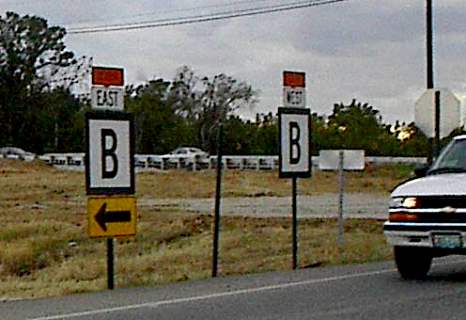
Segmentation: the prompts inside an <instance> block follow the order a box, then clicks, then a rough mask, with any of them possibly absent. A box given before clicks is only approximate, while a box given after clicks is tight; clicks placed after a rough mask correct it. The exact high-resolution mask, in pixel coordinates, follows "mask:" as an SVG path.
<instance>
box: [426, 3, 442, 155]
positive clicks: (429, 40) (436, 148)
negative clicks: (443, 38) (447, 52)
mask: <svg viewBox="0 0 466 320" xmlns="http://www.w3.org/2000/svg"><path fill="white" fill-rule="evenodd" d="M432 2H433V0H426V49H427V52H426V53H427V59H426V60H427V89H428V90H429V89H434V87H435V85H434V54H433V51H434V41H433V37H434V36H433V34H434V32H433V14H432ZM434 103H435V106H434V108H433V109H434V119H435V120H434V123H435V137H434V139H431V143H430V148H431V152H430V154H429V155H428V162H429V163H432V162H433V159H434V158H435V157H437V156H438V154H439V152H440V92H439V91H437V92H435V100H434Z"/></svg>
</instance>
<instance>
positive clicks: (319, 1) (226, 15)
mask: <svg viewBox="0 0 466 320" xmlns="http://www.w3.org/2000/svg"><path fill="white" fill-rule="evenodd" d="M345 1H349V0H313V1H311V0H309V1H301V2H294V3H291V4H287V5H278V6H277V5H276V6H267V7H258V8H252V9H242V10H234V11H228V12H220V13H213V14H208V15H195V16H186V17H178V18H172V19H169V18H168V19H158V20H153V21H147V22H139V23H132V24H120V25H105V26H96V27H89V28H85V27H83V28H74V29H73V28H70V29H69V30H68V34H86V33H100V32H114V31H129V30H140V29H148V28H160V27H168V26H177V25H186V24H194V23H201V22H211V21H218V20H225V19H232V18H239V17H248V16H255V15H261V14H268V13H274V12H283V11H290V10H297V9H303V8H309V7H317V6H321V5H329V4H334V3H338V2H345Z"/></svg>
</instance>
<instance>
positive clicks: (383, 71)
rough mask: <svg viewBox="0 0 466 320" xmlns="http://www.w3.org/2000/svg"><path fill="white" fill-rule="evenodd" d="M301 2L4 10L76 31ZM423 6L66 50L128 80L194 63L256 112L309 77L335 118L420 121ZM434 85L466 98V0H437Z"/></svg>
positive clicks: (352, 3) (141, 1)
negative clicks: (350, 106) (345, 107)
mask: <svg viewBox="0 0 466 320" xmlns="http://www.w3.org/2000/svg"><path fill="white" fill-rule="evenodd" d="M297 1H298V0H249V1H244V0H233V1H226V0H197V1H188V0H170V1H167V0H152V1H149V0H30V1H28V0H18V1H14V0H0V13H1V14H2V16H4V13H5V12H6V11H15V12H18V13H20V14H34V15H38V16H41V17H44V18H46V19H47V20H48V21H49V23H50V24H52V25H61V26H65V27H67V28H68V29H70V28H77V27H85V26H93V25H105V24H115V23H130V22H136V21H147V20H149V21H150V20H154V19H160V18H174V17H180V16H192V15H198V14H209V13H212V12H219V11H230V10H241V9H244V8H250V7H262V6H270V5H277V4H284V3H293V2H297ZM425 2H426V1H425V0H347V1H344V2H340V3H337V4H330V5H323V6H318V7H310V8H304V9H299V10H292V11H286V12H278V13H270V14H266V15H257V16H252V17H242V18H235V19H229V20H220V21H216V22H205V23H197V24H189V25H181V26H170V27H162V28H153V29H141V30H133V31H118V32H109V33H91V34H70V35H68V36H67V37H66V45H67V46H68V48H69V49H70V50H72V51H74V52H75V53H76V54H77V55H86V56H92V57H94V64H95V65H104V66H107V65H108V66H121V67H124V68H125V71H126V82H127V83H138V82H141V81H146V80H150V79H153V78H158V77H162V78H164V79H166V80H172V79H173V77H174V75H175V73H176V70H177V69H178V68H179V67H181V66H183V65H187V66H189V67H191V68H192V69H193V70H194V71H195V73H196V74H197V75H199V76H203V75H207V76H212V75H214V74H219V73H226V74H228V75H231V76H234V77H235V78H237V79H239V80H243V81H246V82H248V83H250V84H251V85H252V86H253V88H254V89H256V90H258V91H259V92H260V95H259V99H260V102H259V103H258V105H257V106H256V108H255V109H254V110H253V111H252V112H244V115H249V116H251V115H252V114H254V113H256V112H269V111H273V112H276V109H277V107H278V106H279V105H280V104H281V94H282V72H283V70H296V71H304V72H306V87H307V102H308V104H309V106H310V108H311V110H312V111H313V112H317V113H319V114H327V115H329V114H331V112H332V108H333V104H334V103H338V102H344V103H345V104H347V103H349V102H351V100H352V99H353V98H356V99H358V100H359V101H361V102H368V103H370V104H371V105H372V106H374V107H375V108H376V109H378V110H380V112H381V114H382V116H383V121H384V122H385V123H394V122H395V120H401V121H407V122H410V121H413V120H414V103H415V101H416V100H417V98H418V97H419V96H420V95H421V94H422V93H423V92H424V91H425V88H426V66H425V65H426V58H425V57H426V53H425V52H426V49H425V6H426V4H425ZM433 2H434V15H435V22H434V23H435V29H434V30H435V85H436V87H441V88H449V89H451V90H452V91H453V92H454V93H455V94H456V95H457V96H458V97H459V98H462V97H463V96H465V94H466V0H433Z"/></svg>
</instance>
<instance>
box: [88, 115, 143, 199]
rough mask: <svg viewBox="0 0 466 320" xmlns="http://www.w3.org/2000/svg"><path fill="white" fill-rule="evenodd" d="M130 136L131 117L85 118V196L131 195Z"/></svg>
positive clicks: (100, 116)
mask: <svg viewBox="0 0 466 320" xmlns="http://www.w3.org/2000/svg"><path fill="white" fill-rule="evenodd" d="M133 133H134V130H133V118H132V116H131V115H130V114H127V113H109V112H102V113H100V112H91V113H88V114H86V143H87V146H86V191H87V194H93V195H96V194H134V190H135V188H134V136H133Z"/></svg>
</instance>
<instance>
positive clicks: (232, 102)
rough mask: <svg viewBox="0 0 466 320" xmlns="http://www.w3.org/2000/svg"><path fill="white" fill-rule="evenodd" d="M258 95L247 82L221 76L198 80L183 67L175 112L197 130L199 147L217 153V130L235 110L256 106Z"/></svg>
mask: <svg viewBox="0 0 466 320" xmlns="http://www.w3.org/2000/svg"><path fill="white" fill-rule="evenodd" d="M256 95H257V94H256V92H255V91H254V90H253V89H252V87H251V86H250V85H249V84H247V83H246V82H243V81H238V80H236V79H235V78H233V77H231V76H227V75H225V74H223V73H222V74H219V75H216V76H214V77H213V78H212V79H210V78H209V77H202V78H200V77H197V76H195V75H194V72H193V71H192V70H191V69H189V68H188V67H182V68H181V69H180V70H179V72H178V74H177V76H176V77H175V80H174V81H173V86H172V89H171V90H170V97H169V100H170V101H173V106H174V108H175V112H176V113H177V114H180V115H182V116H184V117H185V118H186V119H189V120H190V122H191V123H192V124H193V125H194V126H195V127H196V132H197V140H198V144H199V145H200V146H201V147H202V148H203V149H205V150H207V151H209V152H210V153H215V152H216V142H215V141H216V130H215V129H216V128H217V126H218V125H219V124H220V123H222V122H224V121H225V120H226V119H227V118H228V116H230V115H233V114H234V112H235V111H237V110H239V109H241V108H244V107H248V106H249V107H250V106H253V105H254V104H255V102H256V101H257V100H256Z"/></svg>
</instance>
